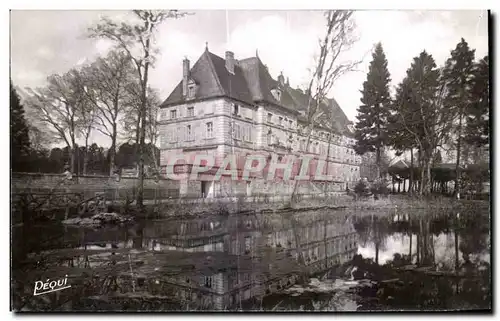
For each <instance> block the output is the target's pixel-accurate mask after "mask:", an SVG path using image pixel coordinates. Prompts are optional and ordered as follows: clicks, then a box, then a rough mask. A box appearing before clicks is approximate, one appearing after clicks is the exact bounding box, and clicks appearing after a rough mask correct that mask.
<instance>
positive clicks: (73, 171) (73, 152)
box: [70, 139, 76, 175]
mask: <svg viewBox="0 0 500 321" xmlns="http://www.w3.org/2000/svg"><path fill="white" fill-rule="evenodd" d="M71 143H72V145H73V146H71V147H70V151H71V153H70V154H71V156H70V162H71V165H70V166H71V167H70V168H71V174H73V175H76V143H75V140H74V139H73V140H72V142H71Z"/></svg>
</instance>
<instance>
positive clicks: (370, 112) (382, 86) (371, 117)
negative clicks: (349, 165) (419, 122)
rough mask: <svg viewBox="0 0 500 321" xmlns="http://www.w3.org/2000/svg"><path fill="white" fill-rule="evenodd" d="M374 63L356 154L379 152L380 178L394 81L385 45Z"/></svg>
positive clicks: (357, 131)
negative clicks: (390, 85)
mask: <svg viewBox="0 0 500 321" xmlns="http://www.w3.org/2000/svg"><path fill="white" fill-rule="evenodd" d="M372 57H373V60H372V62H371V63H370V69H369V71H368V75H367V77H366V81H365V82H364V83H363V90H362V91H361V93H362V95H363V96H362V98H361V106H360V107H359V108H358V115H357V116H356V118H357V120H358V121H357V123H356V128H355V138H356V144H355V146H354V148H355V150H356V153H358V154H360V155H363V154H365V153H367V152H375V153H376V163H377V177H380V153H381V150H382V149H383V148H384V146H387V145H388V144H387V143H388V123H387V120H388V117H389V116H390V112H389V109H390V104H391V97H390V95H389V83H390V81H391V78H390V74H389V70H388V69H387V59H386V57H385V53H384V50H383V48H382V44H381V43H378V44H377V45H376V47H375V51H374V52H373V54H372Z"/></svg>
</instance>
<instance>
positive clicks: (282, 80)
mask: <svg viewBox="0 0 500 321" xmlns="http://www.w3.org/2000/svg"><path fill="white" fill-rule="evenodd" d="M278 82H279V83H280V86H282V87H283V86H284V85H285V77H284V76H283V72H281V74H280V75H279V76H278Z"/></svg>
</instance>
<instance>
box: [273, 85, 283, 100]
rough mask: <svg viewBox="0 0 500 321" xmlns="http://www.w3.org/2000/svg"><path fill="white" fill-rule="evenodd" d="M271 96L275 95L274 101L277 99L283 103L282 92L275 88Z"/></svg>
mask: <svg viewBox="0 0 500 321" xmlns="http://www.w3.org/2000/svg"><path fill="white" fill-rule="evenodd" d="M271 94H273V97H274V99H276V100H277V101H281V90H279V89H277V88H275V89H273V90H271Z"/></svg>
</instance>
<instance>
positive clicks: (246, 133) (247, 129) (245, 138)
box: [243, 126, 252, 142]
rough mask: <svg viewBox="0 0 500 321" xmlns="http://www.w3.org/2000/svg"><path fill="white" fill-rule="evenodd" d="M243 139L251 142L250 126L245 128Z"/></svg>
mask: <svg viewBox="0 0 500 321" xmlns="http://www.w3.org/2000/svg"><path fill="white" fill-rule="evenodd" d="M243 139H244V140H245V141H247V142H250V141H252V128H251V127H250V126H245V127H244V130H243Z"/></svg>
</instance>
